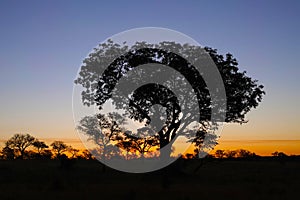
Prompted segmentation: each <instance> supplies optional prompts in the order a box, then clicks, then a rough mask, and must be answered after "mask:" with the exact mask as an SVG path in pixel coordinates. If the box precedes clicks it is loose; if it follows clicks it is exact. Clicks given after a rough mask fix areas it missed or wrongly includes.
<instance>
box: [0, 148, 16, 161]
mask: <svg viewBox="0 0 300 200" xmlns="http://www.w3.org/2000/svg"><path fill="white" fill-rule="evenodd" d="M2 157H3V159H5V160H13V159H14V158H15V151H14V149H11V148H9V147H7V146H6V147H4V148H3V149H2Z"/></svg>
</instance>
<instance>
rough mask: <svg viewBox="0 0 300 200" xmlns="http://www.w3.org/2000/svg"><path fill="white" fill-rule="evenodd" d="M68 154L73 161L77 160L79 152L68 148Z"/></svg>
mask: <svg viewBox="0 0 300 200" xmlns="http://www.w3.org/2000/svg"><path fill="white" fill-rule="evenodd" d="M68 152H69V153H70V154H71V158H72V159H73V158H77V156H78V152H79V150H78V149H75V148H73V147H71V146H69V148H68Z"/></svg>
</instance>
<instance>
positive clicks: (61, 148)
mask: <svg viewBox="0 0 300 200" xmlns="http://www.w3.org/2000/svg"><path fill="white" fill-rule="evenodd" d="M50 146H51V147H52V150H53V151H54V152H55V155H56V158H59V157H60V156H61V155H62V153H63V152H65V151H67V150H68V146H67V145H66V144H65V143H64V142H62V141H54V142H53V143H52V144H51V145H50Z"/></svg>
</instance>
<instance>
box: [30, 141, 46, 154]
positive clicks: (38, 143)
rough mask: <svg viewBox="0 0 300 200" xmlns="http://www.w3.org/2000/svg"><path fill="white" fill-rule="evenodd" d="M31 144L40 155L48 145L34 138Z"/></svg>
mask: <svg viewBox="0 0 300 200" xmlns="http://www.w3.org/2000/svg"><path fill="white" fill-rule="evenodd" d="M32 145H33V146H34V147H35V148H36V150H37V152H38V154H39V155H41V153H42V151H43V150H44V149H47V148H48V147H49V146H48V145H46V144H45V142H43V141H39V140H35V141H34V143H33V144H32Z"/></svg>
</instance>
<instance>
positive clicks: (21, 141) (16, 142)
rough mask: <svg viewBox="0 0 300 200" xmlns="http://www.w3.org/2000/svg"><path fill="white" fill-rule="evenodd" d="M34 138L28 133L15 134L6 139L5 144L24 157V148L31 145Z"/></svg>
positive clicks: (20, 156)
mask: <svg viewBox="0 0 300 200" xmlns="http://www.w3.org/2000/svg"><path fill="white" fill-rule="evenodd" d="M34 141H35V138H34V137H33V136H31V135H29V134H15V135H14V136H12V137H11V138H10V139H9V140H7V141H6V143H5V146H6V147H8V148H11V149H13V150H15V151H16V153H18V154H19V158H21V159H24V155H25V150H26V149H27V148H28V147H30V146H32V145H33V143H34Z"/></svg>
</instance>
